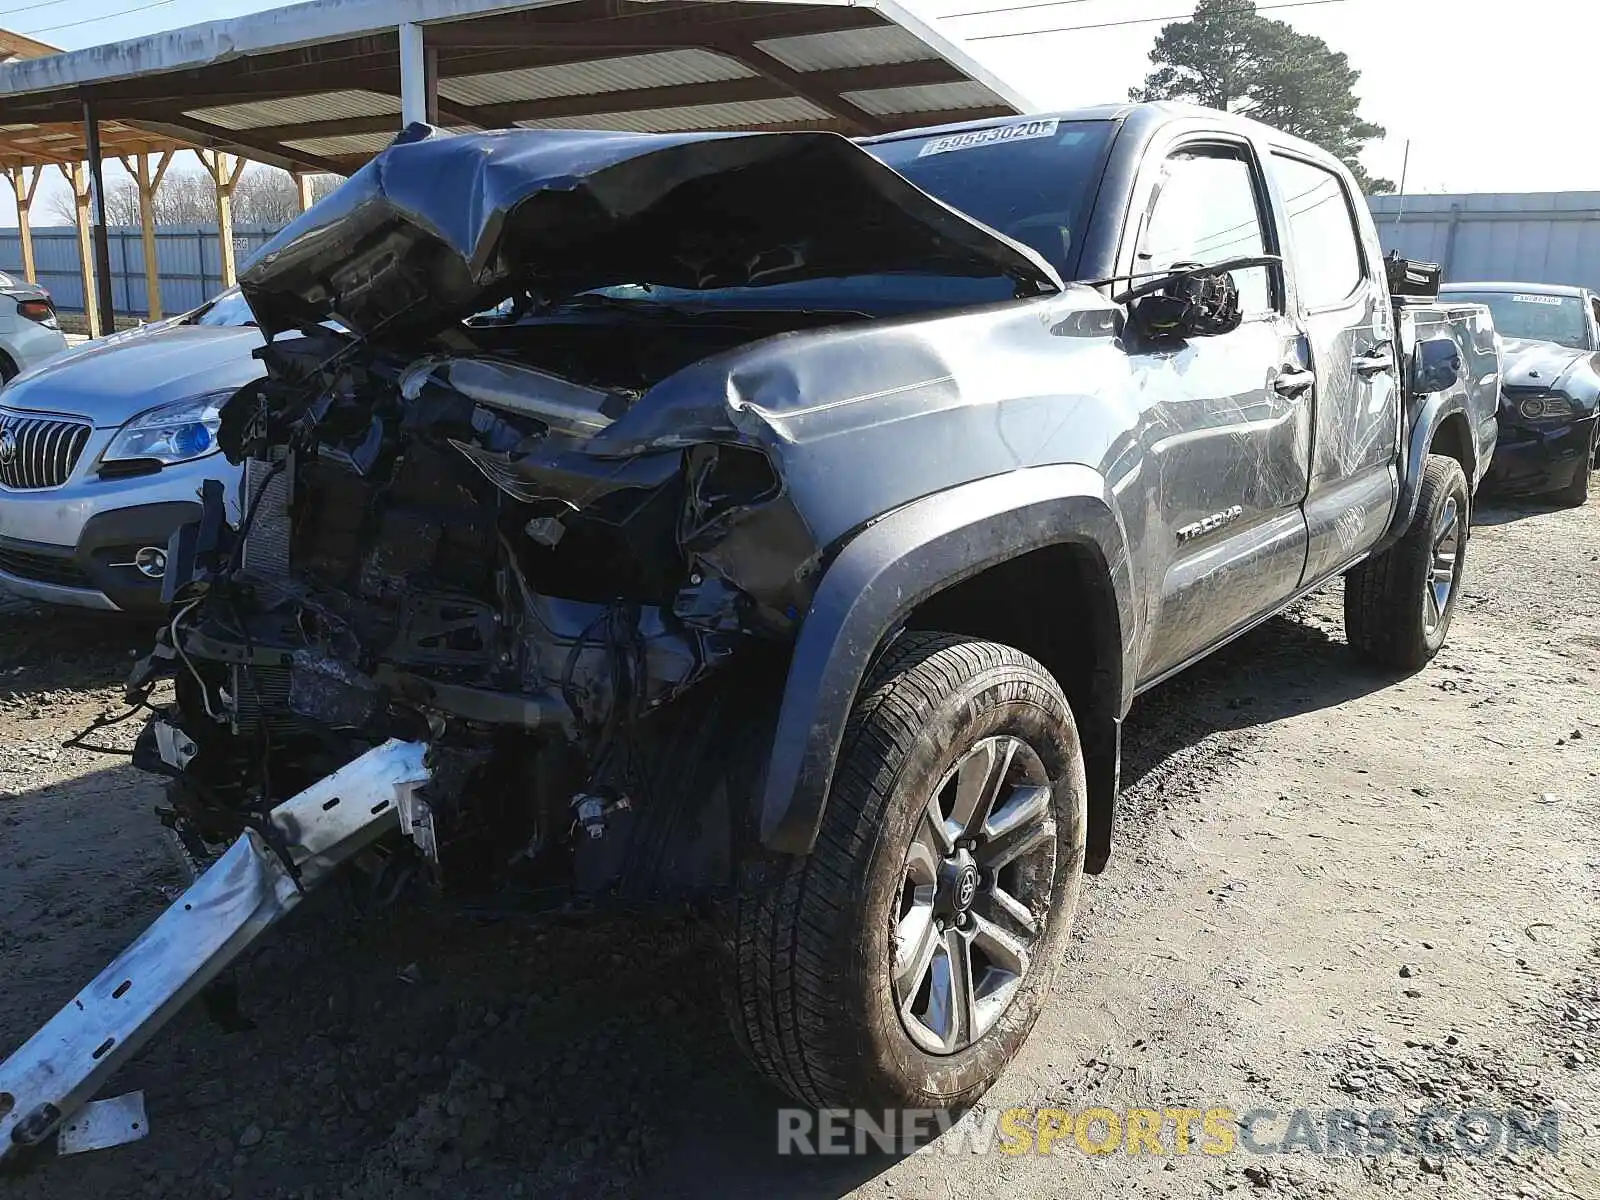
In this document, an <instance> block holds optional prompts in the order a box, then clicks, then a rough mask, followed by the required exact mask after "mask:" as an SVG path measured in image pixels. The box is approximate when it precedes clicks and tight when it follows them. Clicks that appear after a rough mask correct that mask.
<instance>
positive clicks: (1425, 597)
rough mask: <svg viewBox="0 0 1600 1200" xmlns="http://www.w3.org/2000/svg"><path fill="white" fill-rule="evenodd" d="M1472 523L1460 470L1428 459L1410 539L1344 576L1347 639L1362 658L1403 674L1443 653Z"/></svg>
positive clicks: (1432, 456)
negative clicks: (1441, 648)
mask: <svg viewBox="0 0 1600 1200" xmlns="http://www.w3.org/2000/svg"><path fill="white" fill-rule="evenodd" d="M1471 519H1472V497H1471V493H1470V492H1469V491H1468V490H1467V477H1466V474H1465V473H1464V472H1463V471H1462V469H1461V464H1460V463H1458V462H1457V461H1456V460H1455V459H1453V458H1447V457H1445V456H1444V455H1442V454H1430V455H1428V458H1427V460H1426V462H1425V463H1424V465H1423V470H1422V492H1421V495H1420V496H1419V497H1418V499H1417V511H1416V515H1415V516H1413V517H1412V519H1411V526H1410V528H1409V529H1407V530H1406V532H1405V536H1403V537H1402V538H1401V539H1400V540H1399V541H1398V542H1396V543H1395V544H1394V545H1393V546H1391V547H1389V549H1387V550H1385V551H1384V552H1383V553H1381V554H1376V555H1373V556H1372V557H1371V558H1369V559H1367V560H1366V561H1365V562H1363V563H1360V564H1359V565H1357V566H1355V567H1353V568H1351V570H1350V571H1349V572H1347V573H1346V574H1345V577H1344V627H1345V635H1346V636H1347V637H1348V638H1349V640H1350V645H1351V646H1352V647H1354V648H1355V650H1356V651H1357V652H1358V653H1360V654H1361V655H1362V656H1363V657H1365V658H1368V659H1370V660H1372V661H1373V662H1375V663H1377V664H1378V665H1380V666H1383V667H1389V668H1392V669H1395V670H1400V671H1415V670H1418V669H1419V668H1421V667H1423V666H1425V665H1427V663H1428V661H1429V660H1430V659H1431V658H1433V656H1434V655H1435V654H1437V653H1439V648H1440V647H1441V646H1443V645H1444V639H1445V635H1446V634H1448V633H1449V631H1450V618H1451V617H1452V616H1453V615H1454V614H1455V608H1456V599H1457V597H1458V596H1459V595H1460V592H1461V578H1462V572H1463V570H1464V568H1465V566H1466V560H1467V542H1468V538H1469V535H1470V532H1471Z"/></svg>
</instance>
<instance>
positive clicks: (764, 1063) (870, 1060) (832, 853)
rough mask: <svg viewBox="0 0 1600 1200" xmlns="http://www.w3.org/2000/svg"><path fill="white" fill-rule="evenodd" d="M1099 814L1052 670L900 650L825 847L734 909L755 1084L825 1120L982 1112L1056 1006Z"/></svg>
mask: <svg viewBox="0 0 1600 1200" xmlns="http://www.w3.org/2000/svg"><path fill="white" fill-rule="evenodd" d="M1085 796H1086V789H1085V783H1084V768H1083V755H1082V752H1081V749H1080V746H1079V740H1078V732H1077V727H1076V726H1075V724H1074V723H1073V719H1072V712H1071V710H1070V709H1069V708H1068V706H1067V702H1066V700H1065V698H1064V697H1063V696H1062V693H1061V689H1060V687H1059V686H1057V684H1056V682H1055V680H1054V679H1053V678H1052V677H1051V676H1050V674H1049V673H1048V672H1047V671H1046V670H1045V669H1044V668H1043V667H1042V666H1040V665H1039V664H1038V663H1037V662H1035V661H1034V660H1033V659H1031V658H1029V657H1028V656H1027V655H1025V654H1022V653H1021V652H1019V651H1017V650H1014V649H1011V648H1010V647H1007V646H1002V645H998V644H996V643H993V642H983V641H975V640H973V639H970V638H963V637H957V636H953V635H946V634H929V633H908V634H905V635H903V636H901V637H900V638H899V639H897V640H896V641H895V642H894V643H893V644H892V645H891V646H890V648H889V649H888V650H887V651H885V652H884V654H883V655H882V657H881V658H880V660H879V661H878V663H877V664H876V665H875V667H874V668H873V670H872V671H871V673H870V674H869V676H868V679H867V681H866V683H865V684H864V686H863V688H862V691H861V693H860V695H859V697H858V699H857V701H856V704H855V707H854V709H853V710H852V712H851V715H850V720H849V722H848V725H847V727H846V731H845V735H844V740H843V743H842V745H841V750H840V755H839V760H838V764H837V768H836V772H835V775H834V783H833V788H832V791H831V793H830V795H829V800H828V806H827V810H826V812H825V815H824V817H823V823H822V828H821V831H820V834H819V836H818V839H817V843H816V846H815V848H814V849H813V850H812V852H811V853H810V854H809V855H806V856H804V857H798V858H793V859H788V860H786V861H785V864H784V866H783V867H782V868H781V869H780V870H779V871H778V872H777V873H776V878H775V879H771V880H769V881H768V882H767V883H766V884H765V885H764V886H760V887H747V888H746V889H745V890H744V892H743V894H742V895H741V896H740V898H739V900H738V903H737V912H736V916H735V922H734V945H733V947H732V950H733V959H734V961H733V962H732V963H731V975H730V985H731V986H730V988H729V991H730V1001H731V1012H730V1017H731V1019H732V1021H733V1024H734V1027H735V1033H736V1035H737V1036H738V1039H739V1041H740V1042H741V1044H742V1045H743V1046H744V1047H745V1049H746V1051H747V1052H748V1053H749V1054H750V1055H751V1057H752V1058H753V1059H754V1061H755V1063H756V1065H757V1066H758V1067H759V1068H761V1070H762V1071H763V1072H764V1073H765V1074H766V1075H767V1076H768V1077H769V1078H770V1079H772V1080H773V1082H775V1083H776V1084H778V1086H779V1087H781V1088H783V1089H784V1090H785V1091H787V1092H788V1093H789V1094H790V1095H791V1096H793V1097H795V1098H796V1099H797V1100H800V1101H801V1102H803V1103H806V1104H810V1105H816V1106H821V1107H860V1108H867V1109H873V1110H880V1109H889V1108H896V1109H899V1108H921V1109H929V1108H934V1109H956V1110H959V1109H963V1108H966V1107H967V1106H969V1105H970V1104H971V1103H972V1102H973V1101H974V1100H976V1099H977V1097H978V1096H980V1095H981V1094H982V1093H983V1091H984V1090H985V1089H986V1088H988V1087H989V1085H990V1084H991V1083H993V1082H994V1080H995V1078H996V1077H997V1076H998V1075H999V1074H1000V1072H1001V1071H1002V1070H1003V1069H1004V1067H1005V1066H1006V1064H1007V1063H1008V1062H1009V1061H1010V1060H1011V1058H1012V1057H1013V1056H1014V1055H1015V1054H1016V1052H1017V1050H1018V1048H1019V1047H1020V1046H1021V1044H1022V1042H1023V1039H1024V1038H1025V1037H1026V1036H1027V1034H1028V1031H1029V1030H1030V1029H1031V1028H1032V1027H1033V1023H1034V1021H1035V1020H1036V1019H1037V1018H1038V1016H1039V1012H1040V1010H1041V1008H1042V1007H1043V1005H1044V1003H1045V999H1046V997H1047V996H1048V995H1049V991H1050V983H1051V978H1052V976H1053V975H1054V973H1055V966H1056V963H1057V962H1058V961H1059V959H1060V958H1061V954H1062V951H1063V947H1064V944H1065V939H1066V936H1067V930H1068V926H1069V925H1070V923H1071V921H1072V917H1073V913H1074V912H1075V910H1076V908H1077V902H1078V891H1079V886H1080V884H1081V881H1082V877H1083V862H1084V841H1085V803H1086V800H1085Z"/></svg>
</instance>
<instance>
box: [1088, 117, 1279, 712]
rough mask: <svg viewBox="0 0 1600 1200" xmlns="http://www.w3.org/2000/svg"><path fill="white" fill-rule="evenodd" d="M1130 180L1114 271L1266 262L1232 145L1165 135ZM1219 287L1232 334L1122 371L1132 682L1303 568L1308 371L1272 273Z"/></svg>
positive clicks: (1261, 603) (1250, 152)
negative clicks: (1134, 559) (1133, 560)
mask: <svg viewBox="0 0 1600 1200" xmlns="http://www.w3.org/2000/svg"><path fill="white" fill-rule="evenodd" d="M1141 173H1142V178H1141V181H1140V183H1139V184H1138V185H1136V190H1135V199H1134V203H1135V214H1136V215H1135V218H1134V219H1133V220H1132V221H1131V222H1130V224H1129V228H1128V231H1127V235H1126V236H1125V239H1124V241H1125V247H1124V253H1123V256H1122V258H1121V263H1122V266H1121V268H1120V269H1125V270H1130V271H1132V272H1148V271H1160V270H1163V269H1166V268H1168V267H1171V266H1173V265H1174V264H1176V263H1184V262H1189V263H1201V264H1205V263H1216V262H1221V261H1223V260H1225V259H1230V258H1238V257H1243V256H1253V255H1260V254H1263V253H1275V252H1277V250H1278V244H1279V238H1278V236H1277V230H1276V227H1275V225H1274V223H1273V219H1272V213H1271V208H1270V205H1269V203H1268V198H1267V195H1268V194H1267V187H1266V181H1265V177H1264V176H1263V174H1262V170H1261V164H1260V161H1259V158H1258V155H1257V153H1256V151H1255V148H1254V146H1253V145H1252V143H1251V142H1250V141H1249V140H1248V139H1245V138H1242V137H1238V136H1236V135H1230V134H1223V133H1216V134H1210V133H1203V132H1196V133H1190V134H1187V135H1184V136H1180V137H1177V138H1175V139H1174V141H1173V142H1172V143H1171V144H1169V145H1167V146H1164V147H1160V148H1155V147H1152V150H1151V152H1150V153H1148V154H1147V157H1146V160H1145V165H1144V167H1143V168H1141ZM1130 242H1131V253H1129V252H1128V250H1129V247H1128V246H1127V245H1126V243H1130ZM1235 281H1236V283H1237V284H1238V287H1239V293H1240V299H1241V302H1242V307H1243V309H1244V321H1243V323H1242V324H1241V325H1240V326H1239V327H1238V328H1237V329H1235V330H1234V331H1233V332H1231V333H1226V334H1222V335H1219V336H1214V337H1196V338H1191V339H1189V340H1188V341H1187V342H1186V343H1182V344H1179V345H1174V346H1166V347H1161V348H1158V349H1150V350H1145V351H1142V352H1141V353H1138V354H1134V355H1132V356H1131V358H1130V367H1131V370H1132V374H1133V379H1134V383H1135V388H1136V393H1135V394H1136V396H1137V397H1138V403H1139V405H1140V422H1139V424H1140V436H1141V441H1142V443H1143V445H1142V450H1143V464H1144V465H1143V467H1142V470H1143V471H1144V472H1146V473H1147V478H1146V485H1145V488H1146V493H1147V495H1149V496H1150V497H1151V500H1150V506H1151V509H1152V512H1151V522H1150V525H1149V527H1148V529H1147V531H1146V537H1147V545H1148V550H1147V551H1146V552H1145V553H1143V554H1141V556H1140V558H1141V560H1142V562H1141V564H1140V565H1141V566H1142V567H1143V568H1144V570H1145V572H1146V576H1145V578H1144V579H1143V580H1142V584H1143V587H1142V592H1143V595H1144V596H1145V597H1146V605H1147V612H1146V622H1145V628H1146V629H1147V630H1148V631H1149V632H1148V634H1147V638H1148V642H1147V644H1146V646H1145V647H1144V654H1143V664H1142V670H1141V672H1140V675H1141V683H1142V684H1144V685H1148V684H1149V683H1151V682H1154V681H1155V680H1157V679H1159V678H1161V677H1162V676H1164V675H1166V674H1169V673H1171V672H1172V671H1174V670H1176V669H1178V668H1179V667H1181V666H1183V665H1184V664H1185V663H1186V662H1188V661H1189V660H1191V659H1193V658H1194V657H1195V656H1196V655H1198V654H1200V653H1202V652H1204V651H1205V650H1207V649H1208V648H1210V647H1211V646H1213V645H1215V644H1216V643H1217V642H1218V641H1219V640H1220V639H1222V638H1224V637H1226V636H1227V635H1228V634H1230V633H1232V632H1234V631H1236V630H1238V629H1241V628H1243V627H1245V626H1247V625H1249V624H1250V623H1251V622H1252V621H1254V620H1255V619H1256V618H1258V617H1259V616H1261V615H1262V614H1264V613H1266V612H1270V611H1271V610H1272V609H1274V608H1276V607H1277V606H1278V605H1280V604H1281V603H1282V602H1283V601H1284V600H1286V599H1287V598H1288V597H1289V596H1290V595H1292V594H1293V592H1294V589H1295V588H1296V587H1297V586H1298V584H1299V582H1300V576H1301V572H1302V570H1303V568H1304V566H1305V548H1306V541H1305V521H1304V517H1303V515H1302V513H1301V511H1300V504H1301V501H1302V500H1303V499H1304V497H1305V493H1306V472H1307V467H1308V460H1307V452H1308V450H1309V444H1310V415H1311V408H1310V405H1311V400H1310V391H1311V373H1310V370H1309V369H1308V365H1309V364H1308V363H1307V362H1306V359H1305V353H1304V346H1303V344H1302V338H1301V336H1300V331H1299V329H1298V327H1297V326H1296V324H1295V322H1294V321H1293V320H1292V319H1291V317H1290V316H1289V315H1288V311H1287V308H1288V306H1287V301H1286V296H1285V287H1284V282H1283V279H1282V275H1281V272H1280V271H1279V270H1278V269H1277V268H1275V267H1274V268H1265V267H1256V268H1252V269H1249V270H1246V271H1240V272H1238V273H1237V274H1236V276H1235Z"/></svg>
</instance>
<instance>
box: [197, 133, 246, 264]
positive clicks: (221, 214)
mask: <svg viewBox="0 0 1600 1200" xmlns="http://www.w3.org/2000/svg"><path fill="white" fill-rule="evenodd" d="M198 153H199V155H200V161H201V162H203V163H205V165H206V170H208V171H210V172H211V179H212V181H213V182H214V183H215V184H216V185H217V245H218V248H219V249H220V250H221V252H222V286H223V287H224V288H231V287H232V286H233V285H234V284H235V283H237V282H238V278H237V266H236V264H235V262H234V256H233V189H234V188H235V187H236V186H238V183H239V176H240V175H242V174H244V168H245V160H244V159H243V158H239V157H238V156H236V155H231V154H225V153H223V152H222V151H221V150H201V151H198Z"/></svg>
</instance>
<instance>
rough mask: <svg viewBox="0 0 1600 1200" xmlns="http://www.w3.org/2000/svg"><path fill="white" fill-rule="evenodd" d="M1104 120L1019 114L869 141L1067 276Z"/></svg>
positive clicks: (916, 178) (926, 186)
mask: <svg viewBox="0 0 1600 1200" xmlns="http://www.w3.org/2000/svg"><path fill="white" fill-rule="evenodd" d="M1110 136H1111V123H1110V122H1109V121H1058V120H1056V119H1055V118H1054V117H1051V118H1049V119H1047V120H1042V121H1023V122H1020V123H1018V124H1015V125H998V126H993V127H991V128H988V129H969V130H966V131H964V132H961V133H954V134H940V135H938V136H935V137H919V138H902V139H899V140H897V141H892V142H878V143H875V144H872V145H869V146H867V147H866V149H867V150H868V151H869V152H870V153H871V154H872V155H873V156H874V157H876V158H878V159H879V160H880V161H882V162H884V163H887V164H888V165H889V166H891V167H893V168H894V169H895V170H896V171H899V172H900V174H902V175H904V176H905V177H906V178H907V179H909V180H911V182H912V183H914V184H916V185H917V186H918V187H920V188H921V189H922V190H923V191H925V192H927V193H929V194H930V195H933V196H937V197H938V198H939V199H940V200H943V201H944V202H945V203H946V204H948V205H950V206H951V207H952V208H959V209H960V210H961V211H962V212H964V213H966V214H967V215H968V216H969V217H974V218H976V219H977V220H979V221H982V222H983V223H984V224H985V225H987V226H989V227H990V228H991V229H995V230H998V231H999V232H1001V233H1003V234H1005V235H1006V236H1007V237H1009V238H1012V239H1014V240H1015V241H1019V242H1021V243H1023V244H1024V245H1026V246H1031V247H1033V249H1035V250H1037V251H1038V252H1039V253H1040V254H1041V255H1043V256H1044V258H1045V260H1046V261H1047V262H1049V263H1050V265H1051V266H1053V267H1055V269H1056V271H1057V272H1058V273H1059V274H1060V275H1061V276H1062V277H1063V278H1065V279H1070V278H1072V270H1073V266H1074V265H1075V262H1076V259H1077V251H1078V241H1079V239H1080V238H1081V236H1082V234H1083V223H1084V220H1085V218H1086V217H1087V216H1088V210H1089V199H1090V197H1091V196H1092V195H1093V189H1094V186H1095V184H1096V183H1097V182H1098V181H1099V176H1100V164H1101V161H1102V160H1103V158H1104V154H1105V148H1106V142H1107V140H1108V139H1109V138H1110Z"/></svg>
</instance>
